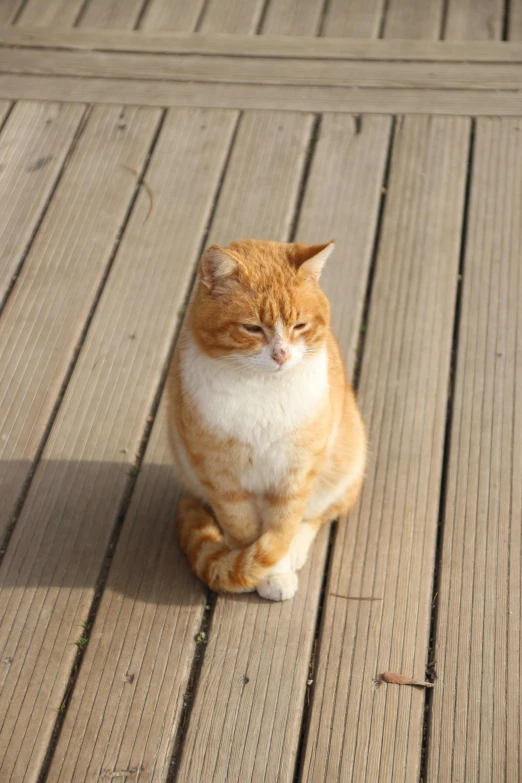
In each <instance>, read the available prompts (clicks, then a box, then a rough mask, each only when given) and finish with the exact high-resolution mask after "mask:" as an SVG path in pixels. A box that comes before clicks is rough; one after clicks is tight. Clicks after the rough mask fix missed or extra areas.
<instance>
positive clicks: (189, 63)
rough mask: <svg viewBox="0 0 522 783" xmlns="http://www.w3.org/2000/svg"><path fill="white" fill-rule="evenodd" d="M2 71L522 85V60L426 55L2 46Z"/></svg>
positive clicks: (460, 86) (328, 83)
mask: <svg viewBox="0 0 522 783" xmlns="http://www.w3.org/2000/svg"><path fill="white" fill-rule="evenodd" d="M0 73H3V74H7V73H11V74H28V75H34V76H37V75H44V76H65V77H67V76H81V77H87V78H89V77H92V78H96V77H98V78H106V79H118V80H125V81H131V82H132V81H149V80H165V81H174V82H191V83H197V82H202V83H204V84H209V83H212V82H217V83H220V84H221V83H223V82H225V83H228V84H248V85H249V86H251V87H255V86H257V85H275V86H279V85H281V86H284V85H291V86H301V87H307V86H310V87H313V86H317V87H323V88H328V87H372V88H385V89H408V88H417V89H429V90H433V89H448V90H468V89H471V90H490V91H491V90H496V91H498V90H517V91H520V90H521V85H522V63H506V64H504V63H487V64H486V63H465V62H461V63H445V62H438V63H427V62H415V63H413V62H411V63H404V62H391V61H389V62H377V61H364V60H345V61H330V60H315V61H309V60H306V59H300V60H298V59H295V60H290V59H284V58H281V59H279V58H263V57H259V58H258V57H238V56H234V57H222V56H221V57H219V56H216V57H211V58H210V57H202V56H200V55H175V54H173V55H161V54H142V55H140V57H139V58H138V57H136V55H135V54H131V53H127V52H87V51H75V52H72V51H64V50H61V49H56V50H44V51H38V50H33V49H5V50H4V49H0Z"/></svg>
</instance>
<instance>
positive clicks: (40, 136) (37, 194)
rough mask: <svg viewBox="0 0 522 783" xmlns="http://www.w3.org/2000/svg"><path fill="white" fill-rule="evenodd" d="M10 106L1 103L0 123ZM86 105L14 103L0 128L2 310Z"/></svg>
mask: <svg viewBox="0 0 522 783" xmlns="http://www.w3.org/2000/svg"><path fill="white" fill-rule="evenodd" d="M9 109H10V106H9V104H6V103H2V104H0V125H1V124H3V122H4V120H5V118H6V116H7V114H8V112H9ZM83 111H84V107H82V106H74V105H73V106H63V105H59V104H51V103H49V104H41V103H25V102H23V101H22V102H20V103H18V104H17V105H16V106H15V107H14V108H13V111H12V112H11V114H10V116H9V118H8V120H7V122H6V123H5V125H4V127H3V128H2V131H1V133H0V150H1V157H0V257H1V259H2V263H1V266H0V309H1V306H2V304H3V302H4V300H5V295H6V292H7V289H8V288H9V286H10V284H11V282H12V278H13V276H14V275H16V273H17V272H18V270H19V267H20V264H21V263H22V261H23V258H24V254H25V252H26V251H27V247H28V244H29V242H30V240H31V237H32V234H33V232H34V231H35V229H36V227H37V226H38V223H39V221H40V219H41V217H42V214H43V213H44V211H45V208H46V206H47V201H48V199H49V197H50V195H51V193H52V190H53V187H54V186H55V184H56V181H57V179H58V177H59V175H60V171H61V168H62V166H63V163H64V160H65V158H66V156H67V153H68V151H69V149H70V147H71V144H72V143H73V140H74V137H75V133H76V131H77V130H78V128H79V125H80V121H81V119H82V114H83Z"/></svg>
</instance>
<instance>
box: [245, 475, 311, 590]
mask: <svg viewBox="0 0 522 783" xmlns="http://www.w3.org/2000/svg"><path fill="white" fill-rule="evenodd" d="M312 485H313V476H312V475H308V476H307V477H306V479H305V480H304V481H301V482H300V481H296V482H295V486H301V487H302V489H301V491H300V492H298V493H292V492H291V491H290V490H287V491H286V492H284V491H281V492H280V494H273V495H269V496H267V497H265V509H264V513H263V528H264V530H265V533H264V534H263V536H261V539H263V538H264V536H270V537H271V539H272V540H274V543H275V547H272V548H276V547H277V548H278V549H279V550H280V551H281V555H282V556H281V557H280V559H279V560H278V561H277V562H276V563H275V564H274V565H273V566H271V567H270V568H269V569H268V570H267V571H266V573H265V575H264V577H263V579H262V580H261V582H260V583H259V584H258V586H257V592H258V593H259V595H260V596H261V597H262V598H267V599H268V600H270V601H285V600H287V599H288V598H293V597H294V595H295V593H296V591H297V585H298V578H297V574H296V573H295V571H294V569H293V568H292V564H291V560H290V555H289V550H290V547H291V544H292V541H293V540H294V538H295V536H296V534H297V532H298V530H299V525H300V523H301V520H302V517H303V514H304V511H305V509H306V506H307V503H308V500H309V497H310V493H311V489H312ZM261 539H260V540H261Z"/></svg>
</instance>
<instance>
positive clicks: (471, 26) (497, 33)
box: [444, 0, 504, 41]
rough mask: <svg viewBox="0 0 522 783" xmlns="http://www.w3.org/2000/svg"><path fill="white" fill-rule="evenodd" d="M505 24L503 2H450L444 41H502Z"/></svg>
mask: <svg viewBox="0 0 522 783" xmlns="http://www.w3.org/2000/svg"><path fill="white" fill-rule="evenodd" d="M503 23H504V3H503V2H502V0H450V2H449V4H448V11H447V15H446V24H445V27H444V39H445V40H455V41H481V40H482V41H500V39H501V38H502V26H503Z"/></svg>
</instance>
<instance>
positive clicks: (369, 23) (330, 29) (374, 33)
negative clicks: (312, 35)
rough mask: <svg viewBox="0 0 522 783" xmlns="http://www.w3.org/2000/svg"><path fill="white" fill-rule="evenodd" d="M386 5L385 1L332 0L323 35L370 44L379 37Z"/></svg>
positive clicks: (328, 6)
mask: <svg viewBox="0 0 522 783" xmlns="http://www.w3.org/2000/svg"><path fill="white" fill-rule="evenodd" d="M384 5H385V3H384V0H330V2H329V3H328V5H327V6H326V17H325V20H324V27H323V31H322V35H325V36H334V37H335V38H341V37H346V38H353V39H355V38H363V39H366V41H368V42H369V39H371V38H377V37H378V36H379V33H380V30H381V26H382V23H383V11H384ZM325 43H326V42H325Z"/></svg>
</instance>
